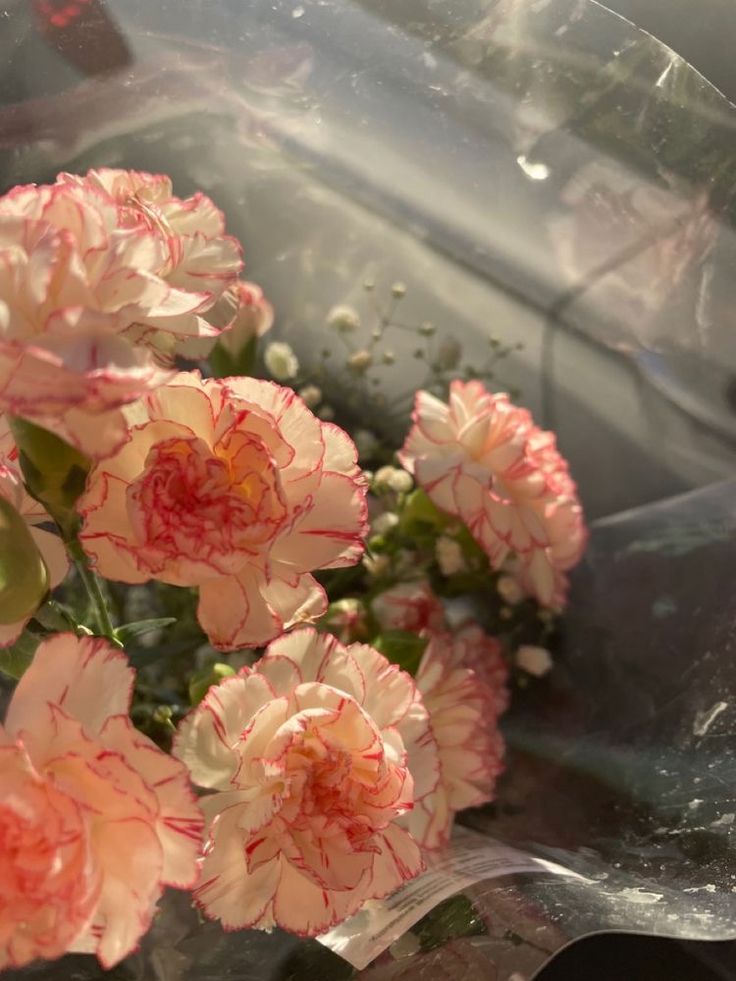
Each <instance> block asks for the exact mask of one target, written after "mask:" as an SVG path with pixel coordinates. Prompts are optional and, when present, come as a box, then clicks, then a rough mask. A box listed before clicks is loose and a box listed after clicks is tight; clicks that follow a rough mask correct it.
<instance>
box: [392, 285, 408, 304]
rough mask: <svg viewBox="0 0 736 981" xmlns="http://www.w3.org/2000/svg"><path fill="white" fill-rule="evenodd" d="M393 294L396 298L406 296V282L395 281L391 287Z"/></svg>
mask: <svg viewBox="0 0 736 981" xmlns="http://www.w3.org/2000/svg"><path fill="white" fill-rule="evenodd" d="M391 296H393V298H394V299H395V300H402V299H403V298H404V297H405V296H406V283H394V285H393V286H392V287H391Z"/></svg>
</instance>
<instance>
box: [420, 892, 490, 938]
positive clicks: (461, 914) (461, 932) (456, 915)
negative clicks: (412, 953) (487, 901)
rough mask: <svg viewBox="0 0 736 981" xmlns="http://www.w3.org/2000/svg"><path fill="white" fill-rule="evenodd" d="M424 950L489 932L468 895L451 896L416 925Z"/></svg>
mask: <svg viewBox="0 0 736 981" xmlns="http://www.w3.org/2000/svg"><path fill="white" fill-rule="evenodd" d="M412 932H413V933H414V934H415V935H416V936H417V937H418V938H419V942H420V944H421V947H422V950H424V951H426V950H432V949H433V948H434V947H441V946H442V945H443V944H446V943H447V942H448V941H450V940H455V939H457V938H458V937H477V936H480V935H482V934H485V933H488V930H487V928H486V925H485V923H484V922H483V920H482V919H481V917H480V916H479V915H478V913H477V912H476V910H475V907H474V906H473V904H472V903H471V902H470V900H469V899H468V898H467V896H462V895H460V896H451V897H450V898H449V899H445V900H444V902H441V903H440V904H439V905H438V906H436V907H435V908H434V909H433V910H432V911H431V912H430V913H427V915H426V916H425V917H423V919H422V920H421V921H420V922H419V923H418V924H417V926H415V927H414V930H413V931H412Z"/></svg>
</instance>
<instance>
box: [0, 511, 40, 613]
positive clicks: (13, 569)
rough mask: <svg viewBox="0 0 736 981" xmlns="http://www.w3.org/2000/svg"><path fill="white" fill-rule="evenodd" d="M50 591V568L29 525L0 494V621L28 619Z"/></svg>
mask: <svg viewBox="0 0 736 981" xmlns="http://www.w3.org/2000/svg"><path fill="white" fill-rule="evenodd" d="M48 591H49V573H48V569H47V568H46V563H45V562H44V560H43V557H42V556H41V553H40V552H39V550H38V546H37V545H36V543H35V541H34V540H33V538H32V537H31V533H30V531H29V530H28V525H27V524H26V522H25V520H24V519H23V517H22V516H21V515H20V514H19V512H18V511H16V509H15V508H14V507H13V505H12V504H11V503H10V501H7V500H6V499H5V498H4V497H2V496H0V624H3V625H5V626H9V625H11V624H14V623H18V622H20V621H25V620H27V618H28V617H30V616H31V615H32V614H33V613H34V612H35V611H36V610H37V609H38V607H39V606H40V605H41V603H42V602H43V600H44V599H45V597H46V596H47V595H48Z"/></svg>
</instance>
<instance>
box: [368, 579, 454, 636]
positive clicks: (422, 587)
mask: <svg viewBox="0 0 736 981" xmlns="http://www.w3.org/2000/svg"><path fill="white" fill-rule="evenodd" d="M371 606H372V609H373V613H374V616H375V617H376V619H377V620H378V622H379V624H380V625H381V628H382V629H383V630H410V631H412V632H413V633H419V631H421V630H442V628H443V626H444V622H445V619H444V612H443V609H442V603H441V602H440V600H439V599H438V598H437V597H436V596H435V595H434V593H433V592H432V587H431V586H430V585H429V583H428V582H426V580H419V581H416V582H404V583H400V584H399V585H398V586H392V587H391V589H387V590H386V591H385V592H384V593H379V594H378V596H376V597H375V598H374V599H373V602H372V604H371Z"/></svg>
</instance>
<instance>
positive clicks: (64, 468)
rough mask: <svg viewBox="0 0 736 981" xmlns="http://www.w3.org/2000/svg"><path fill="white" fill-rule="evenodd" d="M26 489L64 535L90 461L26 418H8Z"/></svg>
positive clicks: (69, 529) (68, 529) (71, 517)
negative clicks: (42, 506)
mask: <svg viewBox="0 0 736 981" xmlns="http://www.w3.org/2000/svg"><path fill="white" fill-rule="evenodd" d="M10 429H11V431H12V433H13V438H14V439H15V443H16V446H17V447H18V451H19V462H20V466H21V470H22V471H23V477H24V479H25V483H26V487H27V488H28V491H29V492H30V494H31V495H32V496H33V497H35V498H36V500H37V501H40V502H41V503H42V504H43V505H44V507H45V508H46V510H47V511H48V512H49V514H50V515H51V517H52V518H54V520H55V521H56V522H57V523H58V524H59V526H60V527H61V528H62V529H64V530H65V531H66V532H70V531H71V530H72V528H73V525H74V522H75V518H76V514H75V510H74V505H75V504H76V501H77V498H78V497H79V496H80V494H81V493H82V491H83V490H84V484H85V480H86V479H87V474H88V473H89V468H90V461H89V460H88V459H87V457H86V456H83V455H82V454H81V453H80V452H79V451H78V450H75V449H74V448H73V447H72V446H70V445H69V444H68V443H65V442H64V440H63V439H59V437H58V436H56V435H54V433H50V432H49V431H48V430H46V429H41V427H40V426H36V425H35V424H34V423H32V422H29V421H28V420H27V419H19V418H17V417H11V420H10Z"/></svg>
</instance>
